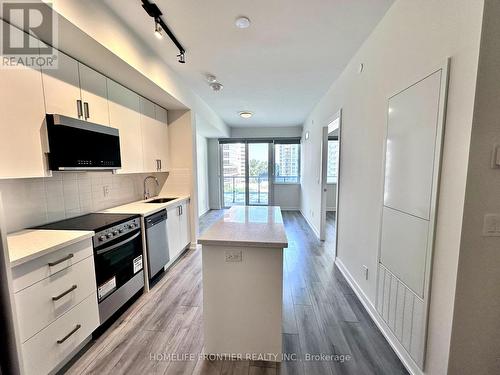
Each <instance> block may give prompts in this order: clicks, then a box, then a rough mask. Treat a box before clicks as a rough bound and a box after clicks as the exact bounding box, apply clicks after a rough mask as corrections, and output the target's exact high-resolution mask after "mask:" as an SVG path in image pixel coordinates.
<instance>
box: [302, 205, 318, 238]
mask: <svg viewBox="0 0 500 375" xmlns="http://www.w3.org/2000/svg"><path fill="white" fill-rule="evenodd" d="M299 211H300V214H301V215H302V217H303V218H304V220H305V221H306V223H307V225H309V228H311V230H312V231H313V232H314V234H315V235H316V237H318V239H319V230H317V229H316V227H315V226H314V225H313V224H312V223H311V222H310V221H309V220H308V219H307V217H306V215H304V212H302V210H299Z"/></svg>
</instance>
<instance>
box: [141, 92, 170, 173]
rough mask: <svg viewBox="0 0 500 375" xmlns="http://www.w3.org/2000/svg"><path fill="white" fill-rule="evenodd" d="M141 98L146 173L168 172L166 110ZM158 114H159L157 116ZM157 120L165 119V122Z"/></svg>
mask: <svg viewBox="0 0 500 375" xmlns="http://www.w3.org/2000/svg"><path fill="white" fill-rule="evenodd" d="M157 108H161V107H159V106H157V105H156V104H154V103H153V102H151V101H149V100H147V99H145V98H142V97H141V130H142V148H143V150H144V161H143V163H144V171H145V172H166V171H168V128H167V124H166V117H167V116H166V110H164V109H163V108H161V109H162V110H163V111H164V112H163V111H160V110H158V109H157ZM157 113H158V114H157ZM157 118H161V119H164V120H165V122H161V121H159V120H158V119H157Z"/></svg>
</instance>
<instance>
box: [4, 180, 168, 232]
mask: <svg viewBox="0 0 500 375" xmlns="http://www.w3.org/2000/svg"><path fill="white" fill-rule="evenodd" d="M146 176H147V174H124V175H115V174H112V173H111V172H80V173H70V172H64V173H62V172H53V177H46V178H26V179H15V180H0V192H1V193H2V196H3V202H4V214H5V219H6V220H5V223H6V227H7V231H8V232H9V233H11V232H15V231H18V230H21V229H25V228H27V227H31V226H35V225H41V224H46V223H50V222H53V221H58V220H63V219H66V218H70V217H74V216H79V215H84V214H87V213H89V212H95V211H100V210H104V209H106V208H110V207H115V206H119V205H121V204H125V203H129V202H133V201H138V200H141V199H142V197H143V181H144V178H145V177H146ZM155 176H156V177H157V178H158V180H159V182H160V188H161V186H163V184H164V183H165V179H166V177H167V174H166V173H156V174H155ZM148 186H149V187H150V188H156V186H154V183H152V182H150V185H148ZM105 187H107V188H108V189H109V194H108V195H106V196H105V195H104V188H105ZM157 192H158V191H157Z"/></svg>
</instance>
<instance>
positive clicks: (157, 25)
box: [155, 19, 163, 39]
mask: <svg viewBox="0 0 500 375" xmlns="http://www.w3.org/2000/svg"><path fill="white" fill-rule="evenodd" d="M155 36H156V37H157V38H158V39H162V38H163V34H162V28H161V25H160V23H159V22H158V20H157V19H155Z"/></svg>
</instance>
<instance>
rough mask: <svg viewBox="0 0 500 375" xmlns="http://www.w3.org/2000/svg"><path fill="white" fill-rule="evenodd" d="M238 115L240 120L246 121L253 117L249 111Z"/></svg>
mask: <svg viewBox="0 0 500 375" xmlns="http://www.w3.org/2000/svg"><path fill="white" fill-rule="evenodd" d="M239 115H240V117H241V118H245V119H247V118H250V117H252V116H253V112H250V111H241V112H240V113H239Z"/></svg>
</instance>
